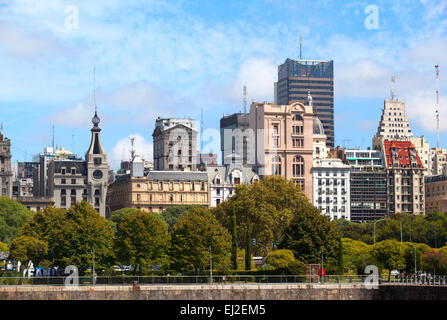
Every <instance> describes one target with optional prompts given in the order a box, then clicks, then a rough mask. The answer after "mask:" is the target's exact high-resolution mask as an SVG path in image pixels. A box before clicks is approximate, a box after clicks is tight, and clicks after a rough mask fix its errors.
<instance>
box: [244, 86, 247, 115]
mask: <svg viewBox="0 0 447 320" xmlns="http://www.w3.org/2000/svg"><path fill="white" fill-rule="evenodd" d="M244 113H247V86H244Z"/></svg>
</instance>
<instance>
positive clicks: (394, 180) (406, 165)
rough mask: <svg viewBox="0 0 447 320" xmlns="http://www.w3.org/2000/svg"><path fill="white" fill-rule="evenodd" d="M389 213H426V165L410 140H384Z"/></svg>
mask: <svg viewBox="0 0 447 320" xmlns="http://www.w3.org/2000/svg"><path fill="white" fill-rule="evenodd" d="M383 145H384V150H385V152H384V154H385V159H384V160H385V164H386V168H387V179H388V190H389V191H388V207H389V213H390V214H393V213H410V214H414V215H423V214H424V212H425V199H424V198H425V197H424V195H425V187H424V167H423V165H422V161H421V159H420V158H419V156H418V154H417V152H416V148H415V147H414V145H413V144H412V143H411V142H410V141H384V143H383Z"/></svg>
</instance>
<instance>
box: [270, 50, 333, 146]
mask: <svg viewBox="0 0 447 320" xmlns="http://www.w3.org/2000/svg"><path fill="white" fill-rule="evenodd" d="M308 90H310V92H311V94H312V97H313V100H314V113H315V114H316V115H317V117H318V118H319V119H320V120H321V122H322V124H323V127H324V132H325V133H326V135H327V145H328V146H329V147H332V148H333V147H334V62H333V61H332V60H331V61H319V60H292V59H287V60H286V61H285V62H284V63H283V64H282V65H280V66H278V82H277V83H275V103H277V104H279V105H288V104H290V103H291V102H297V101H298V102H302V103H305V102H306V99H307V92H308Z"/></svg>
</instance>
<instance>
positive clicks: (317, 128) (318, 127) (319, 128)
mask: <svg viewBox="0 0 447 320" xmlns="http://www.w3.org/2000/svg"><path fill="white" fill-rule="evenodd" d="M313 133H314V136H315V135H320V136H324V135H325V134H324V128H323V125H322V124H321V121H320V119H318V117H317V116H315V118H314V122H313Z"/></svg>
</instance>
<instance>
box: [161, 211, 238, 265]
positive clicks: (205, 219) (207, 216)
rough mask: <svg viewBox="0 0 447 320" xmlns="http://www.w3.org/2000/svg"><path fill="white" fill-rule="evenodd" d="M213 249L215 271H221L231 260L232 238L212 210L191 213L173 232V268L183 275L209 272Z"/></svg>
mask: <svg viewBox="0 0 447 320" xmlns="http://www.w3.org/2000/svg"><path fill="white" fill-rule="evenodd" d="M210 247H211V252H212V258H213V267H216V268H218V267H219V265H222V264H224V263H226V260H227V258H230V257H229V251H230V248H231V236H230V234H229V232H228V231H227V230H226V229H225V228H223V227H222V226H221V225H220V223H219V222H218V221H217V220H216V218H215V217H214V216H213V215H212V214H211V212H210V210H209V209H206V208H195V209H192V210H191V211H190V212H188V213H187V214H186V215H185V216H183V217H181V218H180V219H179V220H177V222H176V224H175V225H174V227H173V228H172V232H171V248H170V257H171V261H172V267H173V268H174V269H175V270H177V271H182V272H185V271H192V270H194V271H196V272H197V271H201V270H206V269H208V268H209V257H210V255H209V248H210Z"/></svg>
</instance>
